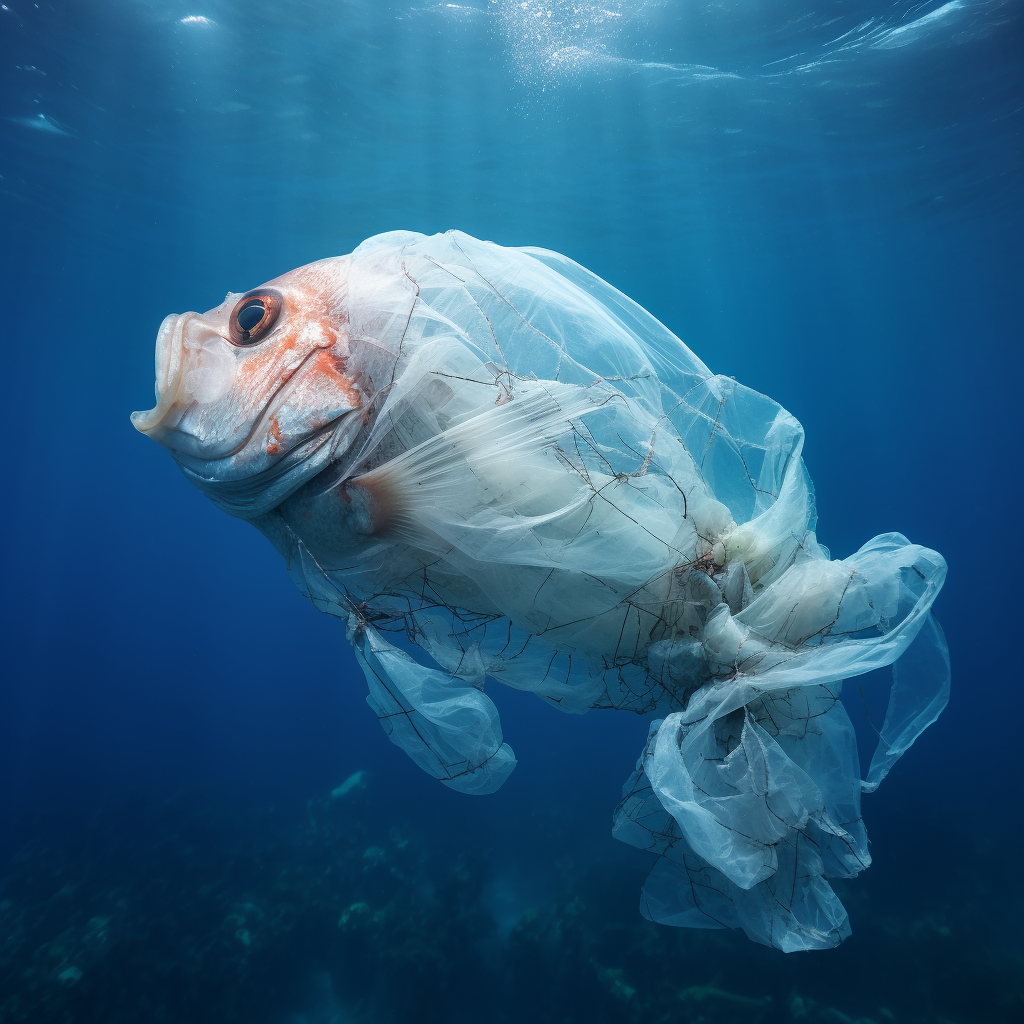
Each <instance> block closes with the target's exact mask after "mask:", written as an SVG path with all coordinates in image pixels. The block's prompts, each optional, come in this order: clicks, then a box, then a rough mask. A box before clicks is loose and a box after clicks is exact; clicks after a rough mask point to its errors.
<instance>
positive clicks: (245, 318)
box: [228, 288, 281, 345]
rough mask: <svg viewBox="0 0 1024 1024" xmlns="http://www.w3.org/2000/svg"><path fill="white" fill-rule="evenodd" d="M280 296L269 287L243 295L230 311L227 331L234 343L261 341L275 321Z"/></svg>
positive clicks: (245, 343) (278, 311)
mask: <svg viewBox="0 0 1024 1024" xmlns="http://www.w3.org/2000/svg"><path fill="white" fill-rule="evenodd" d="M280 312H281V296H280V295H279V294H278V293H277V292H275V291H273V290H271V289H269V288H264V289H263V290H262V291H259V292H253V293H252V294H250V295H243V296H242V297H241V298H240V299H239V300H238V304H237V305H236V306H235V308H234V309H233V310H232V312H231V320H230V322H229V324H228V331H229V334H230V337H231V342H232V343H233V344H235V345H255V344H256V343H257V342H259V341H262V340H263V339H264V338H265V337H266V336H267V335H268V334H269V333H270V331H271V329H272V328H273V326H274V324H275V323H276V322H277V317H278V315H279V314H280Z"/></svg>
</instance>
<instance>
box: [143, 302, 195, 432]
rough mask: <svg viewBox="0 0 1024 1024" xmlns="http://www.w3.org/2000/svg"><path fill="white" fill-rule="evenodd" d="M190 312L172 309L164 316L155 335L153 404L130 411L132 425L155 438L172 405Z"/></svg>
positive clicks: (179, 373)
mask: <svg viewBox="0 0 1024 1024" xmlns="http://www.w3.org/2000/svg"><path fill="white" fill-rule="evenodd" d="M193 316H195V314H194V313H180V314H179V313H172V314H171V315H170V316H168V317H165V318H164V322H163V323H162V324H161V325H160V330H159V331H158V332H157V336H156V405H155V406H153V408H152V409H147V410H145V411H141V412H133V413H132V425H133V426H134V427H135V429H136V430H139V431H141V432H142V433H143V434H146V435H147V436H149V437H154V436H155V439H156V440H159V428H161V427H163V426H165V424H164V420H166V419H167V416H168V414H169V413H170V412H171V410H172V409H173V408H174V406H175V400H176V399H177V397H178V385H179V384H180V383H181V373H182V365H183V363H184V359H183V358H182V357H183V354H184V348H185V344H184V337H185V325H186V324H187V323H188V321H189V320H190V319H191V318H192V317H193Z"/></svg>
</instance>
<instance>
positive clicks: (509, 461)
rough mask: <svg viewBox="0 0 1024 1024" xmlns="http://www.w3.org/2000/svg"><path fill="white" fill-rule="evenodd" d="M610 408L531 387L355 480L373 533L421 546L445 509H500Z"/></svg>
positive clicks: (558, 389) (548, 387)
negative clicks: (522, 482) (581, 423)
mask: <svg viewBox="0 0 1024 1024" xmlns="http://www.w3.org/2000/svg"><path fill="white" fill-rule="evenodd" d="M609 400H610V396H609V393H608V392H607V391H603V390H599V389H596V388H583V387H578V386H575V385H571V384H559V383H556V382H554V381H544V382H531V383H530V384H529V385H528V386H526V387H523V388H522V389H521V390H519V391H518V392H517V393H516V394H515V396H514V398H512V400H505V401H504V402H501V403H500V404H499V403H496V404H495V405H493V406H490V407H488V408H487V409H486V410H485V411H484V412H482V413H479V414H477V415H476V416H472V417H470V418H469V419H466V420H464V421H463V422H461V423H458V424H456V425H454V426H452V427H449V428H448V429H447V430H444V431H442V432H441V433H439V434H435V435H434V436H433V437H431V438H429V439H428V440H426V441H423V442H422V443H420V444H418V445H415V446H414V447H412V448H410V449H409V450H408V451H405V452H403V453H402V454H401V455H398V456H396V457H395V458H393V459H391V460H390V461H388V462H385V463H384V464H383V465H380V466H377V467H376V468H374V469H372V470H370V471H369V472H367V473H363V474H361V475H360V476H358V477H355V478H354V479H353V480H352V483H354V484H357V485H358V486H360V487H362V488H364V489H365V490H366V492H367V493H368V494H369V495H370V497H371V499H372V508H373V514H372V524H373V525H372V532H373V533H374V534H376V535H380V534H393V535H396V536H399V537H402V538H403V539H405V540H408V541H411V542H416V541H419V540H422V539H423V534H424V532H425V531H427V530H429V523H430V521H431V520H432V519H433V518H434V517H435V516H436V514H437V512H438V511H439V510H440V509H442V508H451V507H452V506H453V505H455V506H457V507H460V508H461V509H462V510H463V511H466V512H468V510H470V509H471V508H472V507H474V506H476V507H480V506H481V505H482V504H488V503H491V504H493V503H495V502H496V501H500V496H499V494H498V492H499V491H500V490H501V489H502V487H503V486H504V487H505V488H506V490H507V489H508V487H509V486H510V481H512V480H513V479H515V478H516V477H517V475H518V476H519V477H524V478H528V477H530V476H531V475H534V476H535V475H536V473H537V472H539V471H540V469H541V467H539V466H538V465H537V464H535V460H536V458H537V456H539V455H540V454H541V453H543V452H545V451H546V450H549V449H552V448H553V447H554V446H555V444H556V443H557V441H558V439H559V438H562V437H565V436H566V435H569V434H571V433H572V431H573V426H572V421H573V420H574V419H577V418H579V417H581V416H584V415H586V414H587V413H588V412H593V411H595V410H597V409H598V408H600V407H601V405H603V404H605V403H606V402H608V401H609Z"/></svg>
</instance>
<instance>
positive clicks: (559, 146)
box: [0, 0, 1024, 1024]
mask: <svg viewBox="0 0 1024 1024" xmlns="http://www.w3.org/2000/svg"><path fill="white" fill-rule="evenodd" d="M1022 28H1024V9H1022V4H1021V3H1020V2H1019V0H963V2H959V0H956V2H953V3H945V4H941V3H935V2H925V3H911V2H908V0H898V2H895V3H892V2H889V0H886V2H881V0H870V2H869V0H845V2H839V0H823V2H820V3H817V4H812V3H810V2H809V0H773V2H768V0H762V2H753V0H742V2H741V0H722V2H717V3H698V2H695V0H694V2H690V0H666V2H660V3H659V2H650V3H640V2H635V3H634V2H629V0H617V2H616V0H608V2H607V3H605V4H603V5H601V4H591V3H585V2H582V0H580V2H577V3H569V2H565V0H550V2H548V3H546V4H539V3H536V2H534V0H527V2H525V3H522V2H511V0H492V2H486V0H466V3H463V4H448V3H440V4H439V3H434V2H429V0H428V2H424V3H420V4H417V3H415V2H397V0H396V2H387V0H378V2H370V0H364V2H351V3H343V2H340V0H335V2H326V0H308V2H302V3H298V2H285V0H256V2H243V0H236V2H226V0H202V2H200V3H192V2H189V3H180V2H178V0H165V2H155V0H154V2H148V0H145V2H144V0H132V2H129V0H88V2H87V0H69V2H64V3H38V4H36V3H30V2H26V0H6V2H5V3H4V4H3V5H2V6H0V76H2V78H0V83H2V84H0V175H2V177H0V281H2V292H0V295H2V303H3V316H2V318H0V324H2V328H0V330H2V336H0V337H2V345H3V352H4V356H5V363H4V369H5V386H4V391H3V420H2V423H3V431H4V439H5V444H4V466H5V468H4V488H3V499H2V502H0V513H2V516H3V536H4V545H3V558H4V563H3V578H4V586H3V588H2V601H3V610H2V617H0V621H2V629H3V640H4V653H3V666H4V671H3V681H2V697H0V701H2V703H0V798H2V804H0V822H2V829H3V841H2V846H0V855H2V865H3V876H4V881H3V888H2V892H0V900H2V902H0V911H2V915H3V916H2V924H0V928H2V934H0V1020H3V1021H5V1022H7V1021H12V1022H13V1021H18V1022H21V1021H26V1022H33V1024H35V1022H48V1021H54V1022H57V1021H60V1022H76V1024H77V1022H86V1021H88V1022H91V1021H102V1022H104V1024H110V1022H120V1021H126V1022H127V1021H131V1022H136V1021H161V1022H163V1021H170V1022H178V1021H181V1022H186V1021H207V1020H209V1021H234V1020H239V1021H254V1022H261V1021H267V1022H273V1024H300V1022H310V1024H313V1022H328V1021H333V1022H349V1021H359V1022H363V1021H404V1020H416V1021H439V1022H440V1021H444V1022H461V1021H467V1022H484V1021H486V1022H490V1021H496V1022H499V1021H500V1022H506V1021H508V1022H513V1021H522V1020H529V1019H533V1020H536V1021H552V1022H576V1021H580V1022H583V1021H586V1022H591V1021H608V1022H613V1021H614V1022H618V1021H623V1022H644V1024H646V1022H648V1021H650V1022H655V1021H659V1022H660V1021H673V1022H674V1021H693V1022H696V1021H698V1020H703V1021H705V1022H707V1024H729V1022H732V1021H743V1022H747V1021H749V1022H759V1021H760V1022H774V1021H778V1022H790V1021H792V1022H798V1021H806V1022H808V1024H819V1022H821V1024H825V1022H833V1024H835V1022H839V1024H841V1022H844V1021H861V1022H864V1021H872V1022H875V1024H882V1022H890V1021H900V1022H904V1021H909V1022H925V1021H928V1022H931V1021H935V1022H942V1021H945V1022H950V1024H967V1022H973V1021H977V1022H985V1024H989V1022H998V1021H1019V1020H1021V1019H1024V966H1022V963H1024V949H1022V942H1021V938H1020V921H1021V920H1022V918H1024V888H1022V885H1021V881H1020V849H1021V843H1022V840H1024V820H1022V819H1024V813H1022V812H1024V801H1022V799H1021V785H1020V784H1021V778H1022V770H1021V748H1022V740H1021V731H1020V730H1021V725H1020V723H1021V721H1022V712H1024V697H1022V687H1021V682H1022V673H1021V668H1020V665H1019V659H1018V656H1017V646H1018V643H1019V637H1020V635H1021V622H1022V616H1024V602H1022V601H1021V598H1020V593H1021V590H1020V583H1019V580H1020V577H1021V573H1022V570H1024V564H1022V556H1021V544H1020V540H1019V535H1020V518H1021V512H1020V507H1021V498H1022V484H1021V475H1022V461H1021V438H1022V436H1024V434H1022V428H1024V422H1022V414H1021V410H1022V405H1024V403H1022V400H1021V391H1022V387H1024V384H1022V381H1024V360H1022V347H1024V345H1022V343H1024V327H1022V286H1021V282H1022V270H1024V261H1022V241H1024V201H1022V200H1024V190H1022V170H1024V150H1022V137H1021V131H1022V124H1024V116H1022V109H1024V61H1022V60H1021V55H1022V46H1021V43H1022V35H1024V33H1022ZM449 227H457V228H460V229H462V230H465V231H467V232H469V233H471V234H473V235H476V236H478V237H482V238H488V239H493V240H495V241H497V242H500V243H502V244H508V245H527V244H529V245H539V246H545V247H548V248H551V249H555V250H558V251H560V252H563V253H566V254H567V255H569V256H571V257H572V258H573V259H575V260H577V261H578V262H580V263H582V264H584V265H585V266H587V267H589V268H590V269H592V270H593V271H595V272H596V273H598V274H599V275H601V276H602V277H604V278H605V279H607V280H608V281H610V282H612V283H613V284H614V285H616V286H617V287H619V288H620V289H622V290H623V291H624V292H626V293H627V294H629V295H630V296H632V297H633V298H635V299H636V300H637V301H638V302H640V303H641V304H642V305H644V306H645V307H647V308H648V309H649V310H651V312H653V313H654V314H655V315H656V316H657V317H658V318H659V319H661V320H662V321H664V322H665V323H666V324H668V325H669V327H670V328H671V329H672V330H674V331H675V332H676V333H677V334H679V335H680V336H681V337H682V338H683V339H684V340H685V341H686V342H687V343H688V344H689V345H690V346H691V347H692V348H693V349H694V350H695V351H696V352H697V353H698V355H699V356H700V357H701V358H702V359H703V360H704V361H705V362H706V363H708V364H709V365H710V366H711V367H712V368H713V369H714V370H715V371H717V372H720V373H724V374H728V375H733V376H735V377H736V378H737V379H738V380H741V381H742V382H743V383H745V384H746V385H748V386H751V387H754V388H756V389H758V390H760V391H763V392H765V393H766V394H768V395H770V396H772V397H773V398H774V399H775V400H777V401H778V402H780V403H781V404H782V405H783V406H785V407H786V408H788V409H789V410H791V411H792V412H793V414H794V415H796V416H797V417H798V419H800V421H801V422H802V423H803V424H804V426H805V428H806V431H807V437H808V442H807V448H806V452H805V458H806V461H807V464H808V467H809V469H810V472H811V475H812V478H813V479H814V481H815V485H816V489H817V494H818V508H819V536H820V538H821V540H822V541H823V543H825V544H827V545H828V546H829V547H830V548H831V550H832V552H833V553H834V554H835V555H838V556H845V555H847V554H849V553H851V552H852V551H853V550H855V549H856V548H857V547H858V546H859V545H860V544H861V543H862V542H863V541H864V540H866V539H867V538H869V537H871V536H873V535H875V534H877V533H882V532H885V531H889V530H899V531H901V532H903V533H905V534H906V535H908V536H909V537H911V538H912V539H913V540H915V541H917V542H919V543H922V544H926V545H928V546H930V547H933V548H935V549H937V550H939V551H941V552H942V553H943V554H944V555H945V557H946V558H947V560H948V562H949V567H950V572H949V578H948V581H947V584H946V588H945V590H944V591H943V593H942V595H941V596H940V598H939V601H938V603H937V606H936V611H937V614H938V616H939V618H940V620H941V621H942V622H943V624H944V626H945V629H946V633H947V636H948V640H949V646H950V653H951V658H952V664H953V695H952V699H951V702H950V705H949V707H948V709H947V710H946V712H945V714H944V715H943V716H942V718H941V719H940V721H939V722H938V723H937V724H936V725H935V726H934V727H933V728H931V729H930V730H929V731H928V732H927V733H926V734H925V735H924V736H923V737H922V738H921V739H920V740H919V741H918V743H917V745H916V746H915V747H914V748H913V750H912V751H911V752H910V753H909V754H908V755H907V756H906V757H905V758H904V759H903V761H901V762H900V764H899V765H898V766H897V768H896V769H895V770H894V771H893V773H892V775H891V777H890V778H889V779H887V780H886V782H885V784H884V785H883V786H882V788H881V789H880V790H879V791H878V793H876V794H874V795H871V796H869V797H866V798H865V806H864V813H865V818H866V821H867V824H868V829H869V834H870V835H871V837H872V853H873V856H874V860H875V863H874V865H873V866H872V867H871V868H870V870H869V871H868V872H867V873H866V874H865V875H863V876H862V877H861V878H859V879H857V880H855V881H854V882H852V883H850V884H849V885H847V886H842V887H841V896H842V898H843V900H844V902H845V903H846V905H847V907H848V908H849V910H850V916H851V923H852V926H853V937H852V938H851V939H849V940H848V941H847V942H846V943H845V944H844V945H843V946H842V947H841V948H839V949H838V950H834V951H829V952H823V953H815V954H797V955H790V956H786V955H783V954H781V953H778V952H776V951H773V950H769V949H765V948H762V947H758V946H755V945H753V944H752V943H750V942H749V941H748V940H746V939H745V938H744V937H743V936H742V935H740V934H733V933H727V932H682V931H676V930H671V929H667V928H661V927H659V926H656V925H653V924H650V923H648V922H646V921H643V920H642V919H641V918H640V917H639V914H638V912H637V909H636V900H637V893H638V891H639V888H640V885H641V883H642V880H643V877H644V875H645V873H646V871H647V870H648V868H649V866H650V865H649V863H648V859H647V857H646V855H644V854H642V853H640V852H639V851H636V850H632V849H629V848H626V847H623V846H621V844H618V843H616V842H614V841H613V840H612V838H611V836H610V829H609V818H610V812H611V809H612V808H613V807H614V805H615V803H616V801H617V799H618V796H619V792H620V788H621V785H622V783H623V782H624V780H625V779H626V777H627V776H628V774H629V772H630V770H631V769H632V766H633V763H634V761H635V759H636V756H637V753H638V751H639V750H640V748H641V747H642V744H643V737H644V735H645V733H646V723H644V722H643V721H641V720H639V719H634V718H632V717H631V716H629V715H626V714H621V713H601V712H593V713H591V714H590V715H588V716H586V717H582V718H577V717H572V716H566V715H560V714H559V713H557V712H556V711H554V710H553V709H551V708H549V707H547V706H545V705H542V704H541V703H540V702H538V701H537V700H536V699H535V698H532V697H530V696H529V695H526V694H520V693H515V692H511V691H509V692H506V693H498V694H495V700H496V702H497V703H498V704H499V707H500V709H501V712H502V719H503V722H504V731H505V736H506V738H508V739H509V741H510V742H511V743H512V744H513V746H514V747H515V749H516V753H517V755H518V757H519V761H520V763H519V767H518V768H517V770H516V772H515V774H514V775H513V776H512V778H511V779H510V781H509V783H508V784H507V785H506V786H505V787H504V788H503V789H502V790H501V791H500V792H499V793H497V794H496V795H494V796H490V797H486V798H469V797H463V796H460V795H458V794H456V793H452V792H450V791H448V790H446V789H444V788H443V787H440V786H438V785H437V784H436V783H435V782H433V781H432V780H431V779H429V778H427V777H426V776H425V775H423V774H422V773H421V772H419V771H418V770H417V769H416V768H415V767H414V766H413V765H412V764H411V763H410V762H409V761H408V759H406V758H405V756H404V755H403V754H402V753H401V752H400V751H398V750H397V749H396V748H395V747H393V746H392V745H391V744H390V743H389V742H388V740H387V739H386V737H385V736H384V734H383V733H382V732H381V730H380V728H379V726H378V724H377V722H376V721H375V719H374V716H373V714H372V713H371V712H370V711H369V709H368V708H367V707H366V705H365V703H364V695H365V683H364V682H363V680H362V678H361V674H360V673H359V670H358V668H357V666H356V664H355V661H354V659H353V656H352V654H351V651H350V649H349V647H348V645H347V644H346V642H345V638H344V632H343V629H342V627H341V625H340V624H339V623H338V622H337V621H336V620H333V619H330V618H328V617H326V616H322V615H318V614H317V613H316V612H315V611H314V610H313V609H312V608H311V607H310V606H309V605H308V604H307V602H305V600H304V599H303V598H302V597H301V596H300V595H299V594H298V592H297V591H296V590H295V589H294V587H293V586H292V584H291V583H290V582H289V580H288V578H287V576H286V574H285V572H284V571H283V567H282V565H281V563H280V558H279V556H278V555H277V554H276V553H275V552H274V551H273V550H272V549H271V547H270V545H269V544H267V542H266V541H265V540H264V539H263V538H262V537H261V536H260V535H258V534H257V533H256V532H255V531H254V530H252V529H251V528H250V527H248V526H247V525H245V524H244V523H242V522H240V521H237V520H233V519H231V518H229V517H227V516H225V515H224V514H223V513H222V512H220V511H218V510H217V509H216V508H215V507H214V506H213V505H212V504H211V503H210V502H209V501H207V499H206V498H204V497H203V496H202V495H201V494H200V493H199V492H198V491H196V490H195V489H194V488H192V487H191V486H189V485H188V483H187V482H186V481H185V480H184V479H183V478H182V477H181V475H180V474H179V473H178V472H177V471H176V470H175V468H174V466H173V463H172V462H171V460H170V459H168V458H167V456H166V454H165V453H164V452H163V451H161V450H160V449H159V448H158V446H156V445H154V444H152V443H151V442H149V441H147V440H146V439H145V438H143V437H141V436H140V435H139V434H137V433H136V432H135V431H134V430H133V428H132V427H131V425H130V423H129V421H128V414H129V412H131V411H132V410H133V409H141V408H147V407H148V406H149V405H150V404H151V394H152V377H153V370H152V361H153V340H154V337H155V333H156V329H157V326H158V325H159V323H160V321H161V319H162V318H163V317H164V316H165V315H166V314H167V313H169V312H178V311H183V310H187V309H197V310H204V309H207V308H209V307H211V306H214V305H216V304H217V303H219V302H220V301H221V299H222V297H223V295H224V293H225V292H226V291H227V290H229V289H231V290H234V291H242V290H244V289H247V288H249V287H252V286H255V285H256V284H258V283H260V282H262V281H265V280H267V279H269V278H272V277H274V276H276V275H278V274H280V273H282V272H284V271H287V270H289V269H291V268H293V267H296V266H299V265H301V264H304V263H308V262H311V261H312V260H315V259H319V258H322V257H325V256H331V255H338V254H341V253H345V252H348V251H350V250H351V249H352V248H354V247H355V245H357V244H358V243H359V242H360V241H361V240H362V239H364V238H366V237H367V236H369V235H372V234H375V233H377V232H380V231H384V230H388V229H392V228H408V229H413V230H418V231H424V232H434V231H438V230H444V229H446V228H449ZM873 685H874V684H873V683H872V682H871V681H870V680H869V681H867V682H866V683H865V687H864V691H865V695H864V704H865V706H866V708H867V711H868V713H869V717H870V716H873V715H875V714H879V713H880V711H879V708H878V707H876V704H877V695H876V693H875V691H874V690H873V689H872V686H873ZM879 692H880V691H879ZM848 700H852V701H853V702H854V703H855V704H856V703H858V702H859V700H860V698H859V694H858V690H857V688H856V687H850V688H849V693H848ZM357 771H363V772H365V773H366V775H364V776H361V777H360V779H359V782H360V783H361V784H362V783H365V785H359V786H354V787H353V788H352V789H351V790H350V792H349V793H348V794H346V795H345V796H342V797H337V798H335V799H333V800H332V799H331V798H330V794H331V792H332V790H334V789H335V787H337V786H338V785H339V784H340V783H342V782H343V780H345V779H346V778H349V777H350V776H352V775H353V773H355V772H357ZM922 851H923V853H922ZM837 888H838V887H837Z"/></svg>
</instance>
